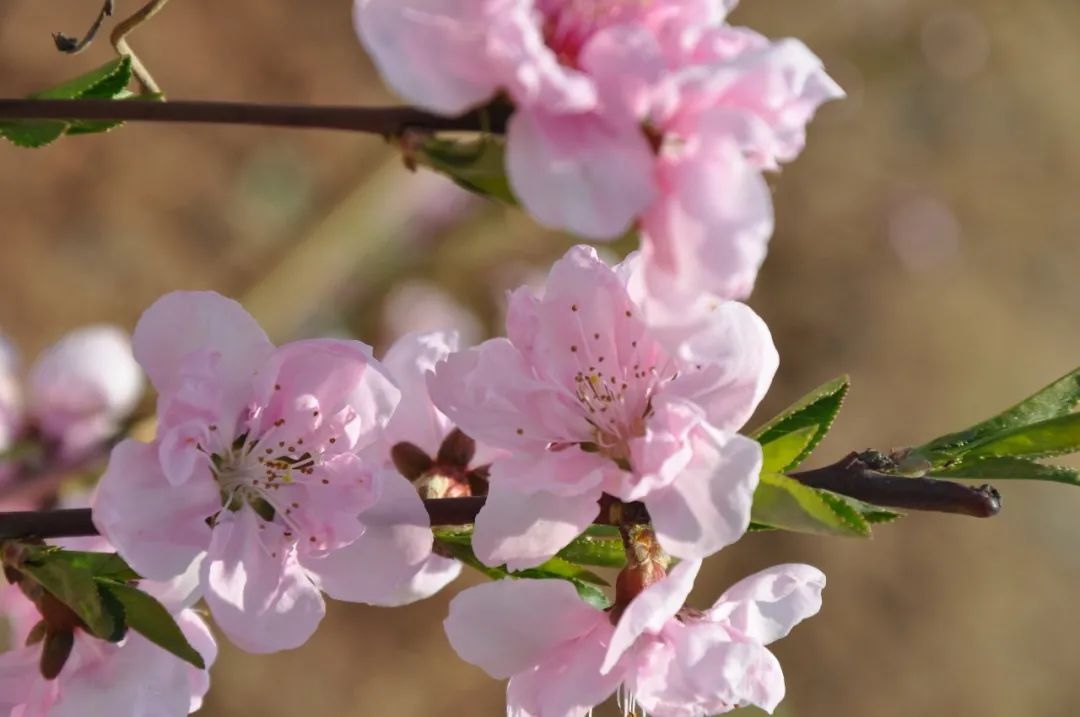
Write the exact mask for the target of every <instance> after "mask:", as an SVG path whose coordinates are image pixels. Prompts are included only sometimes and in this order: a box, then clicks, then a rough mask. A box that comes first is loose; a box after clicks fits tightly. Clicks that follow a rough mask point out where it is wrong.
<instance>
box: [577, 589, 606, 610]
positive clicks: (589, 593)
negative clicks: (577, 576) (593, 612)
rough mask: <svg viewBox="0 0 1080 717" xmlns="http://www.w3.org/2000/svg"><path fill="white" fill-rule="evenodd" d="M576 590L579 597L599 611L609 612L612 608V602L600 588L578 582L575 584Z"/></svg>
mask: <svg viewBox="0 0 1080 717" xmlns="http://www.w3.org/2000/svg"><path fill="white" fill-rule="evenodd" d="M574 588H575V589H576V590H577V594H578V597H580V598H581V599H582V600H584V601H585V602H587V603H589V604H590V605H592V606H593V607H594V608H596V609H597V610H607V609H608V608H609V607H611V600H610V599H608V596H607V595H605V594H604V591H603V590H601V589H600V588H597V587H594V586H592V585H585V584H583V583H577V582H575V583H574Z"/></svg>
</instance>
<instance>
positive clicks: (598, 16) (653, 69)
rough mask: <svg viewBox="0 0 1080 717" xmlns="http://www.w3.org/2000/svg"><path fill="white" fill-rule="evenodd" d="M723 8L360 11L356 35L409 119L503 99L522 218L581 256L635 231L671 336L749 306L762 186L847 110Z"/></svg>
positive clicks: (491, 1)
mask: <svg viewBox="0 0 1080 717" xmlns="http://www.w3.org/2000/svg"><path fill="white" fill-rule="evenodd" d="M734 4H735V3H734V2H707V1H705V0H697V1H694V2H685V1H683V0H647V1H646V2H630V3H628V2H623V1H622V0H356V4H355V13H354V19H355V24H356V28H357V32H358V33H359V36H360V38H361V40H362V41H363V42H364V44H365V46H366V47H367V49H368V50H369V52H370V53H371V54H372V57H373V58H374V60H375V63H376V65H377V66H378V67H379V69H380V71H381V73H382V75H383V77H384V78H385V79H386V80H387V82H388V83H389V84H390V85H391V86H392V87H393V88H394V89H396V90H397V91H398V92H399V93H401V94H402V95H403V96H405V97H406V98H407V99H408V100H409V101H411V102H413V103H415V104H418V105H421V106H423V107H426V108H429V109H431V110H434V111H436V112H441V113H445V114H458V113H461V112H464V111H466V110H468V109H470V108H472V107H475V106H478V105H481V104H483V103H484V102H486V101H488V100H490V99H491V98H492V97H493V96H495V94H496V93H497V92H499V91H504V92H506V93H507V95H508V96H509V97H510V99H511V100H512V102H513V104H514V108H515V111H514V113H513V116H512V117H511V119H510V121H509V124H508V127H507V173H508V176H509V178H510V182H511V184H512V186H513V189H514V191H515V193H516V195H517V196H518V198H519V199H520V201H521V202H522V204H523V205H524V206H525V207H526V209H527V210H528V211H529V212H530V213H531V214H532V215H533V216H535V217H536V218H537V220H539V221H540V222H541V223H543V224H545V225H548V226H550V227H553V228H559V229H566V230H569V231H571V232H574V233H576V234H579V235H581V236H585V237H588V238H592V239H611V238H614V237H617V236H619V235H621V234H623V233H624V232H625V231H627V230H628V229H631V228H633V227H634V226H635V225H637V226H638V227H639V228H640V229H641V231H642V248H643V253H644V257H645V261H646V264H647V266H648V269H647V274H648V277H647V282H646V285H647V287H648V288H649V290H650V292H651V293H652V294H654V295H655V298H656V302H657V303H658V304H660V306H659V308H658V309H656V311H657V312H658V314H660V315H663V314H666V318H667V319H669V320H674V319H676V318H678V317H676V316H675V314H674V312H675V311H676V310H678V311H684V312H685V311H686V299H687V297H697V296H699V295H701V294H707V295H709V296H711V297H715V298H719V299H729V298H742V297H744V296H746V295H747V294H748V293H749V291H750V289H751V288H752V286H753V283H754V278H755V276H756V274H757V270H758V267H759V266H760V264H761V262H762V260H763V258H764V256H765V247H766V243H767V241H768V239H769V236H770V235H771V233H772V205H771V201H770V196H769V191H768V187H767V186H766V184H765V182H764V180H763V178H762V176H761V170H763V169H770V170H771V169H777V168H778V167H779V165H780V163H782V162H787V161H790V160H791V159H794V158H795V156H796V155H798V153H799V151H800V150H801V149H802V146H803V144H804V142H805V128H806V125H807V123H808V122H809V121H810V120H811V119H812V117H813V115H814V112H815V110H816V109H817V107H818V106H819V105H820V104H821V103H823V102H825V101H827V100H830V99H834V98H837V97H840V96H842V95H843V92H842V91H841V90H840V88H839V87H838V86H837V85H836V83H835V82H833V80H832V79H830V78H829V77H828V75H826V74H825V72H824V70H823V69H822V65H821V62H820V60H818V58H817V57H815V56H814V55H813V54H812V53H811V52H810V51H809V50H808V49H807V48H806V46H805V45H803V44H802V43H801V42H799V41H797V40H792V39H786V40H781V41H778V42H773V41H770V40H768V39H767V38H765V37H763V36H761V35H759V34H757V33H755V32H753V31H750V30H747V29H745V28H737V27H732V26H730V25H727V24H726V23H725V19H726V15H727V12H728V11H729V10H730V9H731V8H732V7H733V6H734ZM659 318H664V317H663V316H658V319H659Z"/></svg>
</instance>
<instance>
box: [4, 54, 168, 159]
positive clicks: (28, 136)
mask: <svg viewBox="0 0 1080 717" xmlns="http://www.w3.org/2000/svg"><path fill="white" fill-rule="evenodd" d="M130 82H131V58H130V57H127V56H126V55H125V56H123V57H119V58H117V59H115V60H111V61H109V62H107V63H105V64H104V65H102V66H101V67H98V68H96V69H94V70H91V71H90V72H87V73H86V74H84V75H80V76H79V77H76V78H75V79H73V80H68V81H67V82H65V83H63V84H61V85H57V86H56V87H51V88H49V89H47V90H42V91H40V92H35V93H33V94H31V95H29V98H30V99H38V100H92V99H96V100H122V99H128V98H131V97H134V95H133V94H132V93H131V92H130V91H129V90H128V89H127V86H128V84H129V83H130ZM154 98H159V97H157V96H155V97H154ZM154 98H151V97H147V98H146V99H154ZM121 124H123V123H122V122H118V121H111V120H73V121H65V120H5V121H0V137H3V138H5V139H7V140H8V141H10V142H11V143H12V144H14V145H15V146H17V147H23V148H27V149H36V148H38V147H44V146H45V145H47V144H50V143H52V142H55V141H56V140H57V139H59V138H60V137H61V136H63V135H64V134H71V135H78V134H93V133H98V132H107V131H109V130H111V129H113V128H115V127H119V126H120V125H121Z"/></svg>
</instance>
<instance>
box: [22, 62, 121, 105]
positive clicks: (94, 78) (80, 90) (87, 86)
mask: <svg viewBox="0 0 1080 717" xmlns="http://www.w3.org/2000/svg"><path fill="white" fill-rule="evenodd" d="M129 82H131V58H130V57H128V56H126V55H125V56H123V57H118V58H116V59H114V60H110V61H109V62H106V63H105V64H104V65H102V66H101V67H97V68H95V69H93V70H90V71H89V72H87V73H86V74H84V75H79V76H78V77H76V78H74V79H72V80H68V81H67V82H65V83H63V84H60V85H57V86H56V87H50V88H49V89H47V90H41V91H40V92H35V93H33V94H31V95H29V97H30V98H31V99H35V100H76V99H78V100H111V99H113V98H114V97H115V96H116V95H117V94H119V93H120V92H121V91H122V90H124V89H125V88H126V87H127V86H128V83H129Z"/></svg>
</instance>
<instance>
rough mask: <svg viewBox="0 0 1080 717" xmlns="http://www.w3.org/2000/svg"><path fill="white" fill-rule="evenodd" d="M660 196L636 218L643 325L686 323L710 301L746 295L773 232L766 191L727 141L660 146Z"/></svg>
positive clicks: (707, 140)
mask: <svg viewBox="0 0 1080 717" xmlns="http://www.w3.org/2000/svg"><path fill="white" fill-rule="evenodd" d="M657 177H658V181H659V185H660V197H659V198H658V199H657V201H656V202H655V203H654V204H653V205H652V207H650V209H649V210H648V212H646V213H645V215H644V217H643V218H642V260H643V261H644V263H645V266H644V271H645V275H644V279H645V286H646V289H647V291H648V296H649V299H650V304H649V306H648V309H649V312H650V313H649V319H650V321H651V322H653V323H656V324H663V325H679V324H685V323H688V322H690V321H692V320H694V319H696V318H697V317H698V315H699V314H700V312H701V311H703V310H704V309H707V308H708V307H709V306H710V304H711V303H712V301H714V300H715V298H721V299H733V298H742V297H745V296H747V295H748V294H749V293H750V291H751V289H753V286H754V280H755V279H756V277H757V272H758V268H759V267H760V266H761V263H762V261H763V260H764V259H765V251H766V246H767V244H768V240H769V236H770V235H771V234H772V229H773V212H772V200H771V197H770V194H769V188H768V185H766V183H765V180H764V179H762V177H761V175H760V173H759V172H758V170H757V169H755V168H753V167H751V166H750V165H749V164H748V163H747V162H746V161H745V160H744V159H743V158H742V155H741V152H740V151H739V149H738V148H737V147H736V146H735V145H734V143H732V142H730V141H725V140H722V139H715V138H708V137H700V138H696V139H694V140H691V141H688V142H687V143H686V144H684V145H683V146H681V147H677V148H665V149H664V151H663V153H662V154H661V156H660V159H659V161H658V167H657Z"/></svg>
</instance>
